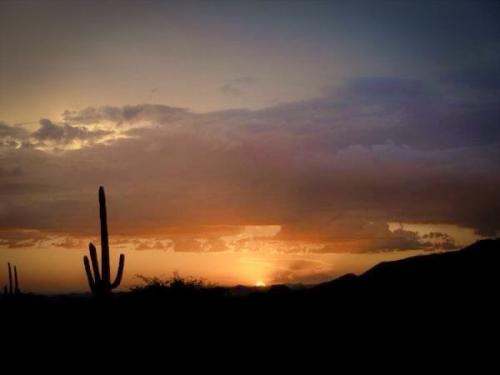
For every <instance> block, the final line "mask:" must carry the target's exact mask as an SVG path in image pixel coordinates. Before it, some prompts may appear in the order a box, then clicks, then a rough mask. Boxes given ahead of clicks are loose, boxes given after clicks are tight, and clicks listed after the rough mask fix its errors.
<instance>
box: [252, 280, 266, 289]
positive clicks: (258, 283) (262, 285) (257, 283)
mask: <svg viewBox="0 0 500 375" xmlns="http://www.w3.org/2000/svg"><path fill="white" fill-rule="evenodd" d="M255 286H257V287H259V288H263V287H265V286H266V283H265V282H264V281H262V280H259V281H257V282H256V283H255Z"/></svg>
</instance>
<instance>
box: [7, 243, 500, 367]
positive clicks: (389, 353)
mask: <svg viewBox="0 0 500 375" xmlns="http://www.w3.org/2000/svg"><path fill="white" fill-rule="evenodd" d="M499 258H500V240H484V241H480V242H477V243H475V244H474V245H472V246H469V247H467V248H465V249H462V250H459V251H453V252H447V253H441V254H431V255H426V256H420V257H413V258H407V259H404V260H400V261H395V262H388V263H382V264H379V265H377V266H375V267H374V268H372V269H370V270H369V271H367V272H366V273H364V274H362V275H360V276H355V275H346V276H343V277H341V278H339V279H336V280H333V281H330V282H327V283H323V284H320V285H316V286H313V287H308V288H290V287H287V286H283V285H278V286H273V287H270V288H267V289H257V288H245V287H236V288H229V289H228V288H216V287H215V288H210V287H204V286H202V285H200V284H198V283H196V282H194V283H193V282H185V281H183V280H174V281H171V282H169V283H162V282H159V281H157V280H150V281H149V283H148V284H147V285H146V286H145V287H143V288H140V289H136V290H134V291H130V292H127V293H120V294H116V295H114V296H113V298H112V299H111V300H109V301H95V300H93V299H92V298H89V297H88V296H81V295H80V296H69V295H67V296H57V297H55V296H53V297H47V296H39V295H24V296H21V297H20V298H17V299H10V300H9V299H5V298H4V299H3V300H2V301H1V302H0V327H1V328H0V363H2V365H3V366H2V368H3V369H5V373H9V372H8V370H9V368H10V369H12V368H16V370H17V372H19V371H21V368H20V367H24V366H26V368H28V370H29V371H31V368H32V367H33V366H36V368H37V369H38V372H42V373H43V372H45V370H47V371H49V373H51V372H53V371H56V370H62V371H64V372H65V373H73V372H76V373H78V372H79V371H84V368H85V366H92V367H93V370H92V371H97V369H100V370H101V372H103V371H113V372H117V371H119V370H118V369H121V368H125V371H127V372H132V371H133V368H132V367H129V366H131V365H129V364H135V366H138V370H137V371H140V373H151V372H157V371H160V370H161V369H164V370H165V371H167V370H168V371H170V372H172V371H174V370H173V369H174V368H179V369H183V370H186V371H187V369H193V368H194V369H196V370H197V371H203V372H209V373H211V372H216V373H219V372H220V371H222V369H223V368H224V371H228V372H231V373H240V372H247V371H248V372H249V370H253V372H257V371H258V372H264V371H265V372H269V371H271V370H270V368H271V367H270V364H273V366H275V367H274V368H275V369H276V371H279V372H284V368H289V369H290V370H289V371H292V372H294V373H295V372H303V373H307V374H310V373H311V374H315V373H323V372H325V371H326V372H339V369H340V366H341V364H340V363H341V362H342V363H343V364H344V366H345V363H346V362H347V368H348V369H350V370H352V369H360V368H363V366H368V367H369V368H370V371H372V372H374V371H379V370H380V371H384V373H385V372H387V371H388V369H389V368H392V369H395V370H396V371H398V373H406V372H407V371H408V370H414V371H416V370H417V369H419V370H420V371H419V372H424V373H427V372H430V371H431V370H432V372H436V371H438V369H441V371H442V372H443V373H449V372H451V368H453V367H458V368H459V369H460V371H462V372H464V371H465V373H468V371H467V369H470V370H471V372H472V373H477V372H479V373H483V371H480V369H481V368H486V369H489V368H491V363H493V364H494V365H497V364H498V361H497V358H498V355H497V348H498V338H499V337H500V330H499V318H500V314H499V312H500V309H499V307H498V302H499V299H500V294H499V288H500V282H499V281H500V280H499V279H500V273H499V272H498V270H499V265H500V262H499V261H500V259H499ZM464 361H467V362H468V363H469V366H470V364H472V367H468V368H467V367H464V365H463V362H464ZM174 363H175V365H174ZM304 363H305V367H302V368H301V369H302V370H300V367H297V366H298V365H299V364H301V365H302V366H304ZM437 363H440V366H441V367H438V365H437ZM9 366H14V367H9ZM176 366H180V367H176ZM252 366H254V367H253V368H252ZM375 369H377V370H375ZM244 370H245V371H244ZM334 370H336V371H334ZM186 371H185V372H186ZM393 371H394V370H393ZM193 372H194V371H193Z"/></svg>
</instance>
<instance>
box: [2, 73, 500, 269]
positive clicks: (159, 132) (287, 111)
mask: <svg viewBox="0 0 500 375" xmlns="http://www.w3.org/2000/svg"><path fill="white" fill-rule="evenodd" d="M492 100H493V102H491V101H490V102H485V103H482V102H477V100H476V99H475V97H474V96H470V95H469V94H467V93H462V94H460V97H458V98H457V97H456V95H450V94H449V93H447V91H446V89H445V85H444V86H439V85H430V84H428V83H426V82H424V81H421V80H406V79H401V78H390V77H372V78H358V79H355V80H350V81H348V82H346V83H345V84H344V85H343V86H342V87H340V88H339V89H337V90H331V91H330V92H329V93H328V95H325V96H324V97H321V98H318V99H314V100H307V101H302V102H296V103H288V104H280V105H277V106H274V107H270V108H267V109H263V110H258V111H250V110H230V111H220V112H211V113H202V114H199V113H192V112H189V111H186V110H184V109H180V108H172V107H168V106H159V105H138V106H125V107H109V106H108V107H99V108H87V109H84V110H83V111H67V112H65V113H64V121H65V122H64V124H62V125H58V124H56V123H53V122H51V121H49V120H43V121H42V122H41V127H40V129H38V130H37V131H36V132H35V133H34V134H32V135H31V138H33V139H37V140H39V141H46V140H48V139H51V140H54V141H56V142H59V143H61V142H62V143H64V142H66V141H67V140H69V139H88V138H86V137H89V138H91V139H93V138H92V137H97V135H96V134H93V133H92V132H91V131H90V130H88V129H87V128H86V126H88V125H90V124H96V123H100V122H111V123H113V124H114V126H115V129H125V130H124V131H125V132H126V133H125V134H127V135H128V136H129V138H125V139H118V140H115V141H113V142H111V143H109V144H107V145H103V144H90V145H88V147H85V148H81V149H79V150H74V151H65V152H64V153H62V154H51V153H47V152H42V151H39V150H36V149H33V148H19V149H12V148H3V149H2V153H1V154H0V157H1V161H2V166H3V168H9V170H13V169H15V168H20V169H21V170H23V171H25V173H23V174H22V175H15V174H14V175H9V174H8V173H7V174H4V176H2V183H3V185H1V186H2V187H0V189H2V190H1V192H2V194H3V195H5V196H6V197H8V199H6V200H3V201H2V203H1V204H0V225H1V227H2V228H35V229H43V230H54V228H58V230H66V231H68V232H71V233H83V232H89V233H90V232H95V230H94V229H95V228H94V227H95V223H94V221H95V220H94V219H95V217H96V212H95V210H96V208H95V206H96V204H95V199H96V192H95V191H96V187H97V186H99V185H105V186H106V188H107V189H108V192H109V196H110V203H109V205H110V212H113V215H112V218H113V219H112V222H111V225H112V226H113V230H114V233H123V234H129V235H130V234H140V233H152V232H154V233H161V234H162V235H167V234H169V233H173V232H175V231H176V230H179V228H182V231H183V232H184V235H182V236H180V235H177V237H176V236H175V235H173V237H172V240H173V242H174V244H173V247H174V248H175V251H223V250H225V249H226V244H225V243H224V242H223V241H220V239H219V237H220V236H221V235H223V234H220V233H219V234H216V233H218V232H217V230H215V232H216V233H214V232H213V230H212V229H211V228H218V227H220V226H229V227H231V226H233V227H235V228H237V227H238V226H239V225H250V224H252V225H281V226H282V231H281V232H280V233H279V234H278V235H277V236H276V238H274V239H273V241H279V242H286V243H290V244H291V246H292V247H293V246H295V245H293V244H294V243H295V244H298V243H303V242H308V243H316V244H320V245H321V246H320V247H319V248H318V249H317V250H315V251H318V252H346V251H351V252H369V251H386V250H405V249H427V250H433V249H440V248H441V249H445V248H451V247H453V246H454V243H453V239H451V238H438V237H436V236H437V235H434V237H432V238H424V237H421V236H419V235H418V234H417V233H415V232H410V231H405V230H403V229H400V230H396V231H390V230H389V228H388V226H387V223H388V222H416V223H418V222H420V223H421V222H424V223H440V224H454V225H458V226H463V227H470V228H474V229H475V230H476V232H477V233H480V234H482V235H494V234H495V232H496V231H498V230H499V229H500V219H499V217H498V215H495V212H498V211H499V210H500V197H499V194H498V191H499V189H500V177H499V175H500V174H499V173H498V172H499V171H498V165H500V164H499V162H500V151H499V150H500V148H499V145H500V131H499V126H498V123H499V122H498V120H499V119H500V112H499V111H498V110H497V108H496V106H495V105H494V104H495V103H497V102H496V100H497V99H492ZM83 129H86V130H83ZM8 131H10V128H9V129H8ZM14 184H18V185H14ZM21 185H22V186H25V187H26V188H25V190H26V189H27V190H28V191H32V194H31V195H30V199H29V204H27V203H26V195H25V194H21V191H23V190H22V189H12V188H9V186H21ZM37 186H52V187H53V189H52V190H51V191H43V190H40V189H39V188H37ZM37 189H38V190H37ZM198 238H199V239H201V240H197V239H198ZM144 246H146V247H149V248H152V247H153V246H154V244H147V245H144ZM296 247H297V248H298V247H300V246H298V245H297V246H296ZM321 272H322V271H321V270H320V271H319V273H321Z"/></svg>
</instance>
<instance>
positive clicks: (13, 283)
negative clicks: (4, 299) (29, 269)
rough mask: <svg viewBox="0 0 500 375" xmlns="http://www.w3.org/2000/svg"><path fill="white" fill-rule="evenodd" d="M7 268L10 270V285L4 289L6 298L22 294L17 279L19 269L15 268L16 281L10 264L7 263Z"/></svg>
mask: <svg viewBox="0 0 500 375" xmlns="http://www.w3.org/2000/svg"><path fill="white" fill-rule="evenodd" d="M7 268H8V270H9V285H8V286H7V285H5V286H4V287H3V293H4V294H5V295H6V296H14V295H18V294H21V289H19V279H18V278H17V267H16V266H14V280H12V267H11V265H10V263H7Z"/></svg>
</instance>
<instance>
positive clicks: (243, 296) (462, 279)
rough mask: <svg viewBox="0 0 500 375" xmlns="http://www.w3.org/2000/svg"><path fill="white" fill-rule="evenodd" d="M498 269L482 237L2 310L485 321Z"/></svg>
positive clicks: (72, 315) (14, 313)
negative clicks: (278, 276) (310, 281)
mask: <svg viewBox="0 0 500 375" xmlns="http://www.w3.org/2000/svg"><path fill="white" fill-rule="evenodd" d="M499 267H500V240H498V239H497V240H483V241H479V242H477V243H475V244H473V245H471V246H469V247H467V248H465V249H462V250H459V251H452V252H446V253H439V254H430V255H424V256H418V257H411V258H407V259H403V260H399V261H394V262H386V263H381V264H378V265H377V266H375V267H373V268H372V269H370V270H368V271H367V272H365V273H364V274H362V275H360V276H355V275H345V276H343V277H340V278H338V279H336V280H333V281H330V282H326V283H323V284H319V285H316V286H313V287H302V288H296V287H288V286H285V285H276V286H272V287H269V288H246V287H235V288H222V287H206V286H203V285H202V284H199V283H197V282H186V281H183V280H179V279H178V280H173V281H170V282H168V283H164V282H161V281H158V280H149V282H148V283H147V284H146V286H144V287H142V288H138V289H135V290H133V291H130V292H126V293H118V294H115V295H114V296H113V298H112V299H110V300H108V301H95V300H93V299H92V298H90V297H89V296H84V295H79V296H78V295H76V296H74V295H73V296H72V295H68V296H50V297H49V296H40V295H23V296H20V297H18V298H10V299H9V298H5V297H3V298H2V300H1V301H0V314H1V315H2V316H3V317H4V318H5V319H7V320H6V321H8V322H11V324H13V325H16V323H19V322H20V323H22V325H24V326H26V325H29V324H41V323H43V325H45V326H47V325H52V327H53V329H64V324H66V323H65V322H70V324H74V323H75V322H78V324H81V325H82V326H83V325H85V324H88V325H90V326H92V325H99V324H102V325H112V324H117V325H119V324H126V325H127V327H134V326H137V327H141V326H145V325H153V326H156V327H157V328H158V329H161V328H162V327H168V329H175V328H176V327H179V326H183V325H185V323H188V324H189V325H190V326H193V325H196V324H205V323H206V322H210V324H215V325H217V324H218V322H220V323H222V324H228V322H230V321H232V320H235V321H239V324H240V326H242V325H243V326H244V325H252V324H260V323H262V324H272V322H276V323H277V324H285V322H287V321H288V322H294V323H293V324H295V325H298V324H305V323H307V324H311V325H315V324H318V325H321V324H324V325H328V326H330V325H332V324H338V322H343V323H342V324H340V328H345V327H342V326H343V324H344V323H345V324H348V322H357V324H367V325H369V324H373V325H375V324H377V323H376V322H385V323H391V322H394V323H395V322H405V321H415V320H418V321H425V322H429V323H435V324H439V322H440V321H442V322H443V324H446V323H449V324H451V323H450V322H453V321H454V320H455V319H456V320H461V321H462V325H465V324H466V323H472V322H474V324H480V323H486V322H496V320H497V317H498V316H499V315H498V311H499V309H498V302H499V300H500V293H499V291H500V272H499ZM4 321H5V320H4ZM172 322H174V323H175V324H172ZM226 328H227V327H226Z"/></svg>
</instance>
